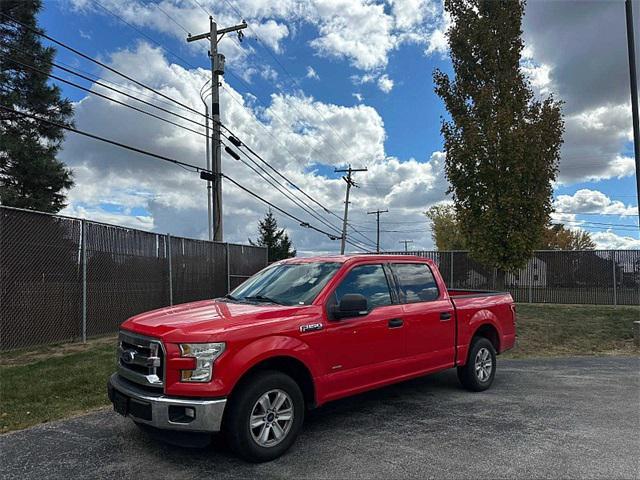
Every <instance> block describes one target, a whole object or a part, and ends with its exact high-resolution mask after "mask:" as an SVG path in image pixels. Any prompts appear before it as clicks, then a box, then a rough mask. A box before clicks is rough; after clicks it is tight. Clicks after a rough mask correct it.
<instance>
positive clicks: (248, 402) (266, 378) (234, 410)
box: [224, 370, 305, 463]
mask: <svg viewBox="0 0 640 480" xmlns="http://www.w3.org/2000/svg"><path fill="white" fill-rule="evenodd" d="M269 392H272V393H271V394H270V398H273V399H274V402H273V405H271V404H270V405H271V406H274V407H275V403H276V402H275V400H276V398H277V396H278V392H283V393H284V394H286V395H285V396H286V397H287V399H286V400H285V403H284V406H283V411H284V410H286V408H285V407H287V406H288V405H290V406H291V409H292V412H293V414H292V419H291V421H290V422H289V423H287V421H286V420H278V419H277V417H273V418H272V420H271V422H266V423H265V424H264V426H265V428H266V427H267V426H269V427H268V430H270V432H267V438H268V439H269V440H267V442H269V441H271V442H276V441H277V443H275V444H273V445H266V446H265V445H261V444H260V443H258V442H259V441H260V438H258V439H256V438H254V434H255V435H257V436H259V434H260V433H261V432H263V431H264V430H263V428H262V426H259V427H255V429H254V430H253V431H252V429H251V428H250V417H251V414H252V412H254V408H260V409H262V405H260V406H258V400H260V399H261V398H262V397H263V396H265V394H267V393H269ZM304 411H305V405H304V397H303V395H302V391H301V390H300V387H299V386H298V384H297V383H296V382H295V381H294V380H293V379H292V378H291V377H289V376H288V375H285V374H284V373H282V372H278V371H273V370H265V371H263V372H259V373H256V374H255V375H253V376H251V377H250V378H248V379H247V380H245V381H243V382H242V383H241V384H240V385H239V386H238V387H237V391H235V392H234V393H233V395H232V397H231V399H230V404H229V405H228V410H227V412H226V414H225V419H224V430H225V434H226V436H227V440H228V442H229V446H230V447H231V449H232V450H233V451H234V453H236V454H237V455H238V456H240V457H242V458H244V459H245V460H247V461H249V462H253V463H260V462H268V461H270V460H274V459H275V458H278V457H279V456H280V455H282V454H283V453H285V452H286V451H287V450H288V449H289V448H290V447H291V445H293V442H295V440H296V437H297V436H298V434H299V433H300V430H301V429H302V423H303V421H304ZM267 416H268V413H265V419H266V418H267ZM276 423H277V425H278V426H279V427H280V429H281V431H283V432H284V433H283V436H282V437H281V439H280V440H277V439H276V427H275V425H274V424H276ZM287 425H288V426H287ZM283 426H284V428H283ZM279 431H280V430H279Z"/></svg>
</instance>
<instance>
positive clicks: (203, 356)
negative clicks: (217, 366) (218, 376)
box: [180, 343, 225, 382]
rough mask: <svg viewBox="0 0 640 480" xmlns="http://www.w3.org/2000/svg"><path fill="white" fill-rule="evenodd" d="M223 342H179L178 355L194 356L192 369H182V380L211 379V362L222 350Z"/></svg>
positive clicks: (201, 380) (197, 380)
mask: <svg viewBox="0 0 640 480" xmlns="http://www.w3.org/2000/svg"><path fill="white" fill-rule="evenodd" d="M224 347H225V344H224V343H181V344H180V355H181V356H182V357H189V358H195V360H196V368H195V369H194V370H182V371H181V380H182V381H183V382H208V381H209V380H211V370H212V369H213V362H215V360H216V358H218V357H219V356H220V355H222V352H224Z"/></svg>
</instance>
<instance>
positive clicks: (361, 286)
mask: <svg viewBox="0 0 640 480" xmlns="http://www.w3.org/2000/svg"><path fill="white" fill-rule="evenodd" d="M389 280H390V279H389V278H388V277H387V272H386V271H385V268H384V267H383V265H382V264H380V263H375V264H365V265H362V264H361V265H356V266H354V267H353V268H352V269H351V270H350V271H349V272H348V273H347V274H346V275H345V277H344V278H343V279H342V280H341V282H340V283H339V284H338V286H337V287H336V288H335V290H334V292H333V294H332V295H331V297H330V300H329V302H328V305H327V308H329V307H330V306H331V305H335V304H337V303H338V302H339V301H340V299H341V298H342V297H343V296H344V295H346V294H348V293H359V294H361V295H364V296H365V298H366V299H367V302H368V305H369V313H368V314H367V315H364V316H359V317H354V318H344V319H341V320H335V321H329V322H327V326H326V335H327V338H328V340H329V342H328V347H327V348H326V349H325V350H324V354H325V355H326V358H327V367H328V380H329V385H330V390H331V391H332V394H333V395H332V396H342V395H344V394H346V393H348V392H349V391H353V390H358V389H360V388H362V387H363V386H366V385H372V384H375V383H376V382H379V381H382V380H384V379H386V378H387V377H388V376H389V369H390V368H392V367H393V366H395V367H396V368H397V365H395V364H396V361H398V360H400V359H401V358H402V357H403V356H404V353H405V333H404V321H403V318H402V314H403V310H402V306H401V305H399V304H398V303H397V300H396V296H395V292H394V291H393V290H392V288H391V287H390V283H389Z"/></svg>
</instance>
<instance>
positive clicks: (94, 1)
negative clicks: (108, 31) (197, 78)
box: [92, 0, 196, 68]
mask: <svg viewBox="0 0 640 480" xmlns="http://www.w3.org/2000/svg"><path fill="white" fill-rule="evenodd" d="M92 1H93V3H95V4H96V5H98V6H99V7H100V8H102V9H103V10H104V11H105V12H107V13H108V14H109V15H111V16H112V17H114V18H117V19H118V20H120V21H121V22H122V23H124V24H125V25H127V26H128V27H129V28H131V29H132V30H134V31H135V32H137V33H138V34H139V35H142V36H143V37H144V38H146V39H147V40H149V41H150V42H153V43H154V44H156V45H157V46H159V47H160V48H161V49H163V50H164V51H166V52H168V53H170V54H171V55H173V56H174V57H176V58H177V59H179V60H182V61H183V62H184V63H186V64H187V65H189V66H190V67H191V68H196V67H195V66H194V65H192V64H190V63H189V61H187V60H185V59H184V58H182V57H181V56H180V55H178V54H177V53H175V52H173V51H171V50H169V49H168V48H167V47H165V46H164V45H162V44H161V43H160V42H158V41H157V40H156V39H154V38H153V37H151V36H150V35H147V34H146V33H144V32H143V31H142V30H140V29H139V28H138V27H136V26H135V25H133V24H131V23H129V22H127V21H126V20H125V19H124V18H122V17H121V16H120V15H118V14H117V13H114V12H113V11H111V10H110V9H108V8H107V7H105V6H104V5H103V4H102V3H100V2H99V1H98V0H92ZM155 5H156V6H157V7H158V8H160V7H159V6H158V4H155ZM160 11H162V12H163V13H164V11H163V10H162V9H160ZM165 15H167V14H166V13H165ZM167 16H169V15H167ZM169 18H170V19H171V17H169ZM171 20H173V19H171ZM173 21H174V23H177V22H175V20H173ZM178 26H180V25H179V24H178ZM180 28H182V29H183V30H184V31H185V32H187V34H189V32H188V31H187V30H186V29H185V28H184V27H182V26H180Z"/></svg>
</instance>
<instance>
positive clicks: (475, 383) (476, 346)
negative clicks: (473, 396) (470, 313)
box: [458, 337, 496, 392]
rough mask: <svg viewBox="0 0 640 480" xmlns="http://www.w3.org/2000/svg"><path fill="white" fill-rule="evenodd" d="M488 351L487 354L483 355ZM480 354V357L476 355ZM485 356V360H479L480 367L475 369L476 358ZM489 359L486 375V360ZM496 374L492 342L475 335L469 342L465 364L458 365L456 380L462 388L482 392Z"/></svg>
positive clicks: (480, 358) (494, 352)
mask: <svg viewBox="0 0 640 480" xmlns="http://www.w3.org/2000/svg"><path fill="white" fill-rule="evenodd" d="M485 353H488V356H486V355H485ZM479 354H480V357H478V355H479ZM483 356H485V358H487V360H486V361H484V362H482V361H481V362H480V363H481V365H482V367H481V368H480V369H476V359H478V360H482V357H483ZM489 360H490V362H491V364H490V367H491V369H490V370H491V371H490V372H489V373H488V375H487V370H488V368H487V365H488V364H487V362H488V361H489ZM495 375H496V349H495V348H494V347H493V344H492V343H491V342H490V341H489V340H488V339H487V338H484V337H476V338H474V339H473V341H472V342H471V348H470V349H469V356H468V357H467V363H466V365H464V366H462V367H458V380H460V383H461V384H462V386H463V387H464V388H466V389H467V390H470V391H472V392H482V391H484V390H486V389H488V388H489V387H490V386H491V384H492V383H493V378H494V377H495Z"/></svg>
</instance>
